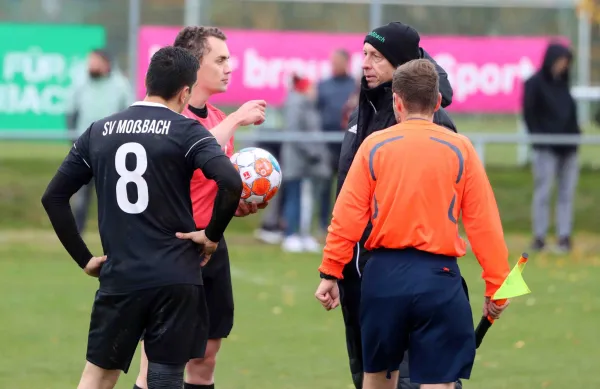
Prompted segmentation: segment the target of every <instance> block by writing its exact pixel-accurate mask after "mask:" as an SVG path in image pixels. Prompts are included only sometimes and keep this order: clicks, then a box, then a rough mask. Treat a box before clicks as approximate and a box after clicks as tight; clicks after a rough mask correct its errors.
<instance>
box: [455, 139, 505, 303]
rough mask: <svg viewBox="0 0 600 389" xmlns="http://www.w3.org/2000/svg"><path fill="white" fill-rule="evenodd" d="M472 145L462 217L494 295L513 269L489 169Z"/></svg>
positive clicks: (489, 293)
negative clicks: (489, 177)
mask: <svg viewBox="0 0 600 389" xmlns="http://www.w3.org/2000/svg"><path fill="white" fill-rule="evenodd" d="M468 148H469V150H468V155H469V157H468V160H467V166H466V177H465V178H466V181H465V189H464V194H463V198H462V204H461V209H462V219H463V224H464V227H465V231H466V233H467V237H468V239H469V243H470V244H471V247H472V249H473V253H474V254H475V257H476V258H477V261H479V264H480V265H481V267H482V269H483V273H482V278H483V279H484V281H485V296H486V297H491V296H492V295H493V294H494V293H496V291H497V290H498V289H499V288H500V285H502V283H503V282H504V280H505V279H506V277H507V276H508V273H509V272H510V268H509V263H508V248H507V247H506V242H505V241H504V233H503V231H502V223H501V221H500V214H499V211H498V205H497V204H496V199H495V197H494V192H493V190H492V187H491V185H490V181H489V179H488V177H487V174H486V172H485V168H484V166H483V163H482V162H481V160H480V159H479V156H478V155H477V152H476V151H475V148H474V147H473V146H472V145H471V143H468Z"/></svg>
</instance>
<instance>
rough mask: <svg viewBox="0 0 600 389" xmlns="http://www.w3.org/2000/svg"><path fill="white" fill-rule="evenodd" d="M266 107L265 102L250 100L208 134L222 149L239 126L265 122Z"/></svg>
mask: <svg viewBox="0 0 600 389" xmlns="http://www.w3.org/2000/svg"><path fill="white" fill-rule="evenodd" d="M266 107H267V102H266V101H264V100H250V101H248V102H247V103H245V104H244V105H242V106H241V107H240V108H239V109H238V110H237V111H235V112H234V113H232V114H231V115H228V116H227V117H226V118H225V119H224V120H223V121H222V122H221V123H219V125H218V126H215V127H213V128H212V129H211V130H210V133H211V134H212V136H214V137H215V139H216V140H217V143H218V144H219V146H221V147H224V146H225V145H227V142H229V139H231V137H232V136H233V134H234V133H235V131H236V130H237V129H238V128H239V127H240V126H249V125H250V124H254V125H259V124H262V123H263V122H264V121H265V108H266Z"/></svg>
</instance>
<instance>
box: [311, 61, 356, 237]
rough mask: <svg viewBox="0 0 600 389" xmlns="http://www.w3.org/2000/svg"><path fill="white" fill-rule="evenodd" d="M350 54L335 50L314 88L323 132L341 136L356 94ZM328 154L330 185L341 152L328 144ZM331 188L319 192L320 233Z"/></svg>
mask: <svg viewBox="0 0 600 389" xmlns="http://www.w3.org/2000/svg"><path fill="white" fill-rule="evenodd" d="M349 67H350V54H348V52H347V51H346V50H343V49H338V50H336V51H334V52H333V54H332V55H331V73H332V76H331V77H330V78H328V79H326V80H323V81H321V82H320V83H319V84H318V86H317V108H318V110H319V116H320V118H321V123H322V125H323V131H325V132H338V133H341V132H343V131H344V130H345V129H346V127H344V126H342V123H343V118H344V106H345V105H346V102H347V101H348V99H349V98H350V96H351V95H352V94H353V93H354V92H355V91H356V80H355V79H354V78H353V77H352V76H351V75H350V73H349V70H350V69H349ZM328 148H329V152H330V160H329V165H330V167H331V171H332V173H331V177H330V178H331V181H333V176H334V175H335V174H336V172H337V168H338V161H339V159H340V152H341V149H342V144H341V143H328ZM331 191H332V184H331V182H330V184H329V185H324V186H323V187H322V188H321V191H320V192H319V193H320V195H319V202H320V203H321V204H320V209H319V227H320V228H321V230H322V231H323V232H325V231H326V230H327V226H328V225H329V217H330V214H331V201H332V195H331Z"/></svg>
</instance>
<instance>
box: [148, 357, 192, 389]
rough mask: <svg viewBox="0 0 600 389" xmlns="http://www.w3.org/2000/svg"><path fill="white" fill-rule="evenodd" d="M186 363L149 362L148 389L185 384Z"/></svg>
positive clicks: (178, 386)
mask: <svg viewBox="0 0 600 389" xmlns="http://www.w3.org/2000/svg"><path fill="white" fill-rule="evenodd" d="M184 370H185V364H184V365H166V364H161V363H154V362H148V389H172V388H181V387H182V386H183V371H184Z"/></svg>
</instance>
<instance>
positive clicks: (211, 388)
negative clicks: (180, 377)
mask: <svg viewBox="0 0 600 389" xmlns="http://www.w3.org/2000/svg"><path fill="white" fill-rule="evenodd" d="M183 389H215V384H210V385H194V384H188V383H187V382H186V383H184V384H183Z"/></svg>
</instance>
